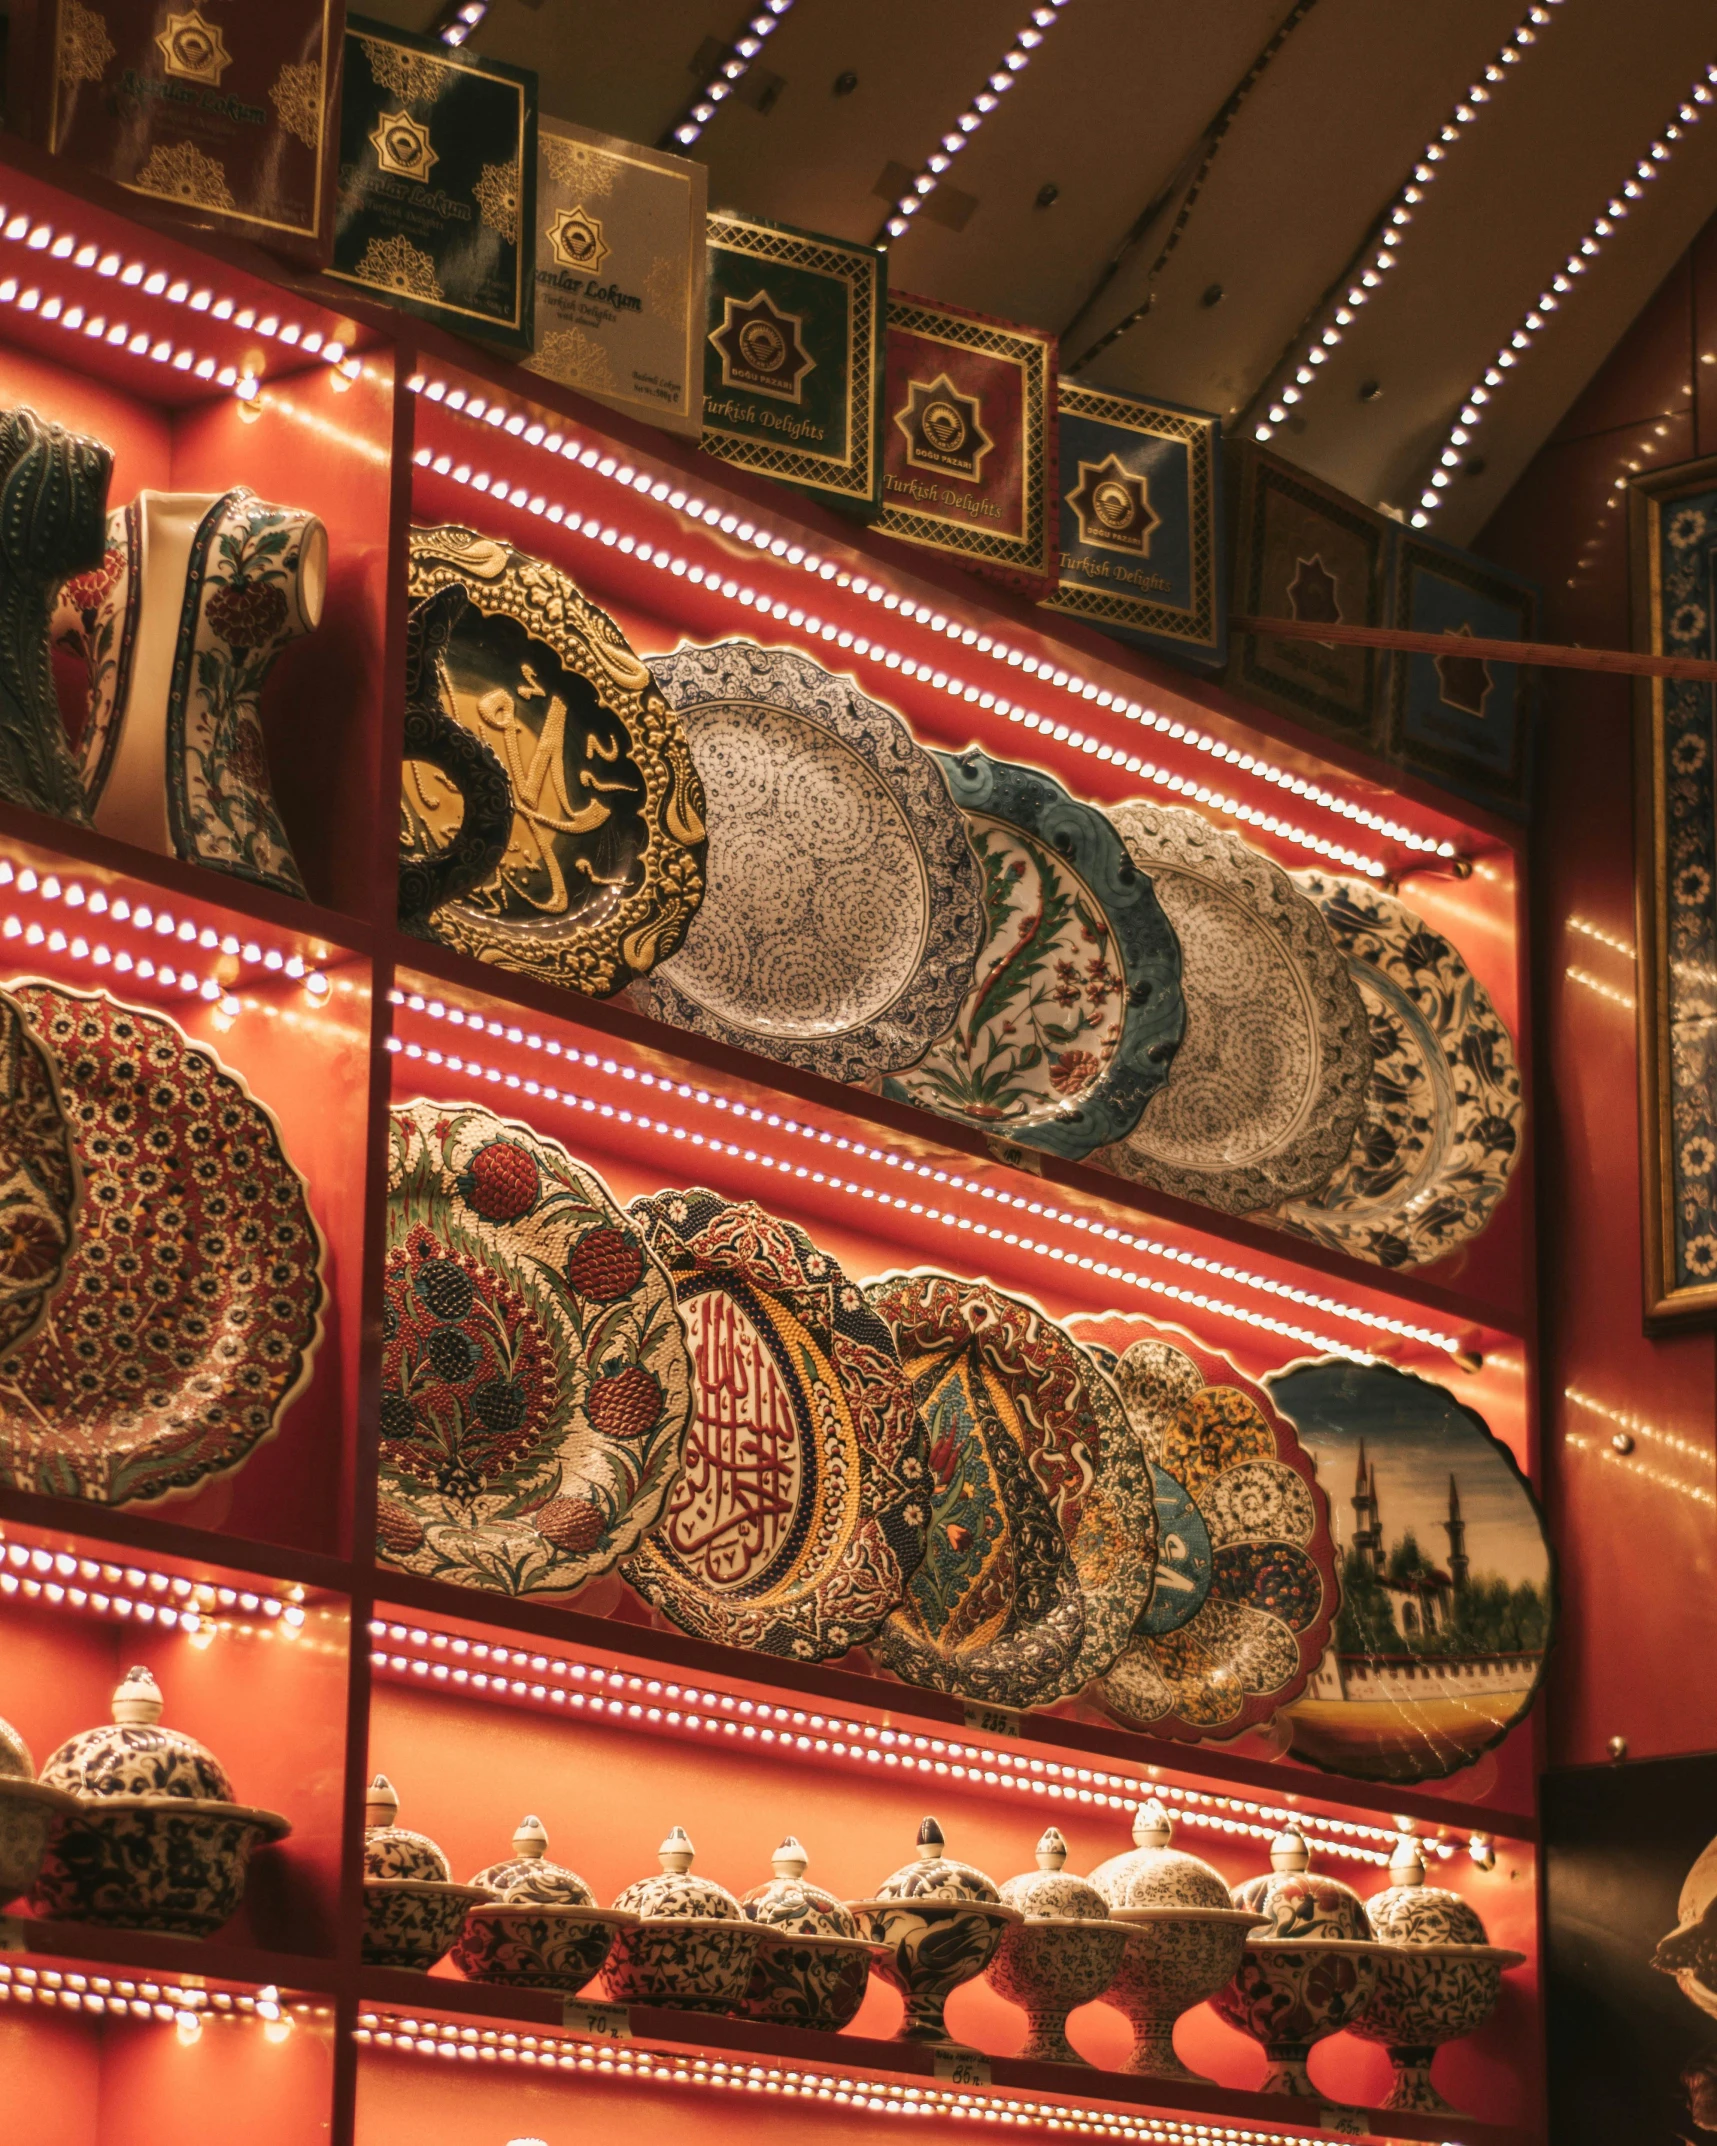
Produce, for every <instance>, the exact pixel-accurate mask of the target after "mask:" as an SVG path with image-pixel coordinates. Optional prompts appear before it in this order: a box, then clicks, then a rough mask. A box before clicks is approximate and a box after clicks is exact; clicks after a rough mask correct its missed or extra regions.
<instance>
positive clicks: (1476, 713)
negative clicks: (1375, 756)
mask: <svg viewBox="0 0 1717 2146" xmlns="http://www.w3.org/2000/svg"><path fill="white" fill-rule="evenodd" d="M1394 623H1395V624H1396V625H1397V626H1400V627H1403V628H1405V629H1406V630H1407V631H1409V632H1412V633H1440V634H1446V635H1447V636H1448V638H1449V644H1450V645H1449V652H1448V654H1447V655H1446V656H1416V655H1407V654H1401V653H1398V654H1396V655H1394V656H1392V657H1391V658H1390V679H1389V742H1390V749H1391V751H1392V753H1393V755H1394V757H1395V758H1396V759H1398V760H1399V761H1401V762H1402V763H1403V765H1404V766H1407V767H1410V768H1411V769H1412V770H1413V771H1414V773H1415V774H1419V775H1428V776H1429V777H1430V778H1431V780H1432V781H1433V782H1439V783H1442V784H1443V785H1444V786H1445V788H1447V789H1450V790H1455V791H1458V792H1459V793H1460V794H1461V796H1463V797H1470V798H1472V799H1474V800H1475V801H1476V802H1477V803H1478V804H1481V805H1489V806H1490V807H1491V808H1492V809H1493V810H1495V811H1497V812H1507V813H1511V814H1513V815H1514V817H1515V818H1517V819H1523V818H1524V817H1525V816H1526V810H1527V805H1528V801H1529V798H1530V795H1531V780H1532V723H1533V704H1534V681H1533V673H1532V672H1531V671H1525V670H1522V669H1521V668H1520V666H1519V665H1518V664H1514V663H1498V662H1494V661H1492V660H1490V659H1489V658H1487V657H1482V656H1477V657H1475V656H1466V655H1463V654H1462V653H1461V648H1460V643H1461V642H1462V640H1464V639H1477V640H1481V641H1532V640H1536V639H1537V637H1538V591H1537V590H1536V588H1534V586H1533V585H1532V583H1531V582H1529V581H1523V580H1521V579H1520V578H1519V577H1518V576H1516V575H1514V574H1508V573H1505V572H1504V571H1503V570H1502V568H1501V567H1498V566H1492V565H1491V563H1490V562H1489V560H1487V559H1475V558H1473V557H1472V556H1471V555H1470V554H1469V553H1466V552H1460V551H1455V550H1453V549H1452V548H1450V547H1449V546H1446V545H1442V544H1436V543H1432V542H1430V541H1429V540H1427V539H1426V538H1424V537H1421V536H1417V535H1410V534H1408V533H1407V532H1406V531H1403V532H1402V533H1401V534H1400V535H1399V536H1398V537H1397V538H1396V551H1395V593H1394Z"/></svg>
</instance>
